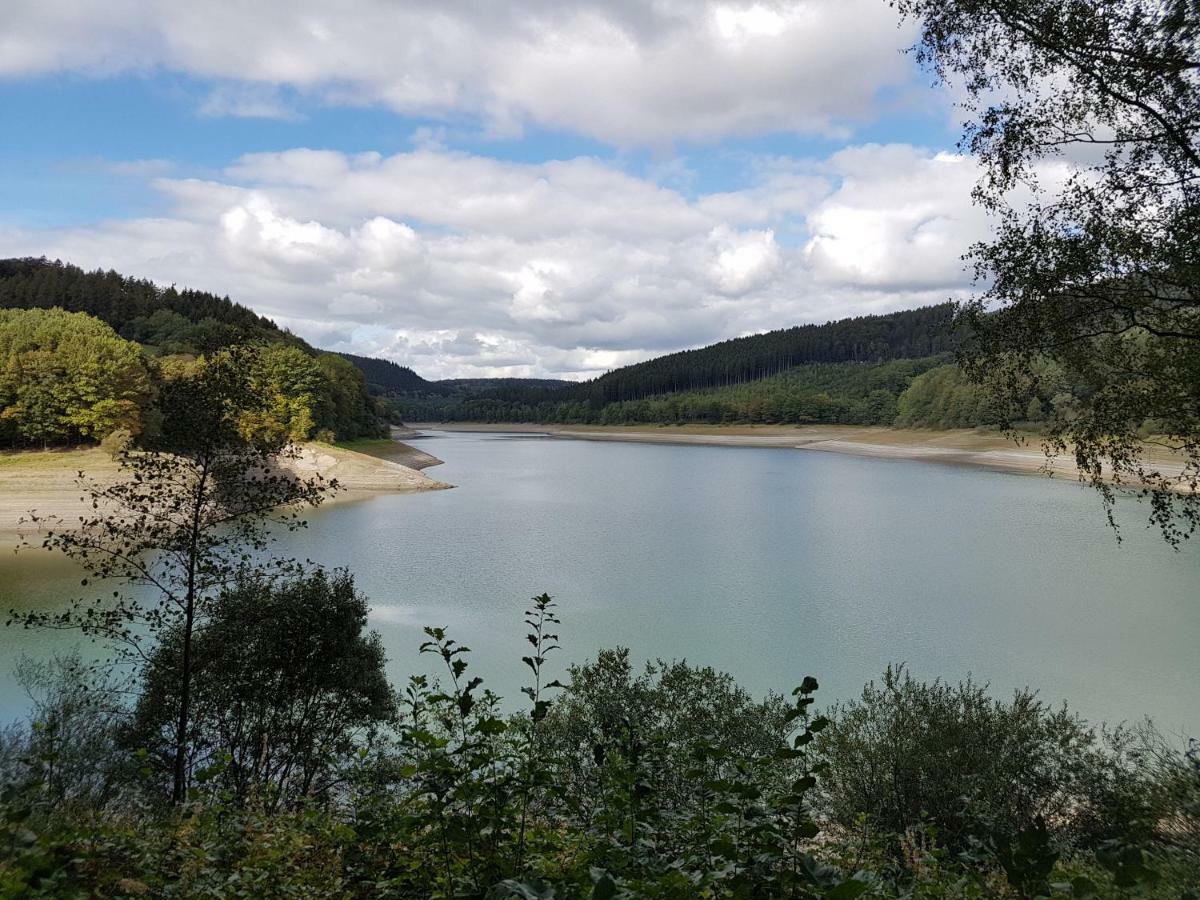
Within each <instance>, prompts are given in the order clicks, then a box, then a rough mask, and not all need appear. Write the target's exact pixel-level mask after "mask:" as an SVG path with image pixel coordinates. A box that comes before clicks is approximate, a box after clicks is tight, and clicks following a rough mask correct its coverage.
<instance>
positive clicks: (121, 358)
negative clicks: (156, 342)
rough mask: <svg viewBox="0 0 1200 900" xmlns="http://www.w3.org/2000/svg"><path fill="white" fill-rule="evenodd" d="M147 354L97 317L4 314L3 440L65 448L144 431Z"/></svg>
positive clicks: (0, 323)
mask: <svg viewBox="0 0 1200 900" xmlns="http://www.w3.org/2000/svg"><path fill="white" fill-rule="evenodd" d="M149 404H150V376H149V372H148V370H147V368H146V363H145V360H144V359H143V357H142V353H141V350H140V349H139V348H138V346H137V345H136V344H133V343H131V342H129V341H125V340H122V339H121V338H120V337H118V336H117V334H116V333H115V332H114V331H113V330H112V329H111V328H109V327H108V326H107V325H105V324H104V323H103V322H100V321H98V320H96V319H93V318H92V317H91V316H87V315H84V314H82V313H68V312H64V311H63V310H61V309H47V310H44V309H30V310H17V309H0V441H3V440H7V441H8V442H10V443H11V442H17V441H23V442H30V443H41V444H43V445H47V444H61V443H68V442H72V441H80V440H93V441H95V440H100V439H101V438H103V437H104V436H105V435H107V434H109V433H110V432H112V431H115V430H116V429H118V428H124V429H126V430H128V431H130V432H131V433H137V432H138V431H140V430H141V428H142V425H143V421H144V418H145V414H146V411H147V407H148V406H149Z"/></svg>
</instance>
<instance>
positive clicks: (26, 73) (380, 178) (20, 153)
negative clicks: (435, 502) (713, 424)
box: [0, 0, 986, 377]
mask: <svg viewBox="0 0 1200 900" xmlns="http://www.w3.org/2000/svg"><path fill="white" fill-rule="evenodd" d="M23 3H24V0H21V2H18V4H17V5H18V6H19V7H20V6H22V5H23ZM196 6H199V7H204V9H196V8H195V7H194V6H185V5H183V4H180V3H175V2H168V0H159V2H133V0H118V2H116V3H109V4H104V5H102V4H100V3H92V2H83V3H82V4H79V3H68V2H66V0H48V2H46V0H43V2H41V3H38V4H32V3H30V4H28V5H27V6H26V7H25V8H24V9H23V10H19V14H18V15H17V16H15V17H14V19H13V21H15V22H17V23H18V24H17V27H16V28H15V29H13V31H12V32H11V33H10V34H8V35H6V36H5V37H3V38H0V133H3V134H4V135H5V140H4V141H3V142H0V253H4V254H5V255H9V254H37V255H41V254H45V255H49V256H58V257H61V258H63V259H67V260H70V261H72V262H76V263H78V264H79V265H83V266H86V267H89V268H90V267H96V266H104V267H115V268H117V269H119V270H120V271H123V272H126V273H128V274H131V275H138V276H145V277H151V278H154V279H155V280H158V281H160V282H163V283H179V284H187V285H189V286H193V287H197V288H203V289H210V290H217V291H222V292H228V293H229V294H231V296H233V297H234V299H237V300H239V301H240V302H243V303H246V304H247V305H250V306H252V307H254V308H256V309H258V310H259V311H261V312H264V313H265V314H267V315H271V316H273V317H275V318H276V319H278V320H279V321H281V323H282V324H285V325H287V326H289V327H292V328H293V329H294V330H296V331H297V332H299V333H301V334H302V335H304V336H305V337H307V338H309V339H310V340H313V341H315V342H317V343H320V344H322V345H325V346H330V347H333V348H336V349H346V350H353V351H356V352H366V353H373V354H377V355H384V356H388V357H391V358H394V359H396V360H398V361H400V362H403V363H406V364H409V365H413V366H415V367H416V368H417V369H418V370H419V371H422V372H423V373H427V374H428V375H430V376H431V377H439V376H451V375H557V376H566V377H586V376H588V375H591V374H595V373H596V372H598V371H602V370H603V369H605V368H608V367H610V366H613V365H619V364H623V363H625V362H630V361H634V360H636V359H640V358H644V357H646V356H648V355H653V354H654V353H657V352H662V351H664V350H670V349H677V348H679V347H684V346H695V345H699V344H703V343H707V342H709V341H711V340H718V339H721V338H724V337H729V336H732V335H735V334H742V333H748V332H752V331H756V330H760V329H764V328H773V327H781V326H785V325H789V324H793V323H796V322H801V321H814V320H822V319H827V318H832V317H837V316H840V315H850V314H858V313H861V312H868V311H880V310H885V309H892V308H900V307H905V306H913V305H917V304H921V303H929V302H938V301H940V300H942V299H945V298H946V297H947V296H960V295H961V294H962V293H963V292H964V291H965V290H967V289H968V285H967V284H966V282H965V277H964V275H963V273H962V269H961V265H960V264H959V263H958V261H957V260H958V255H959V254H960V253H961V252H962V250H963V249H964V247H965V242H966V241H967V240H968V239H970V238H971V237H977V236H979V235H981V234H982V233H983V230H984V229H985V227H986V226H985V223H983V222H982V221H981V219H980V216H979V214H978V211H976V210H973V209H972V208H971V207H970V203H969V196H968V194H969V189H970V184H971V181H972V179H973V177H974V174H973V169H972V166H971V163H970V162H969V161H968V160H964V159H961V158H959V157H957V156H955V155H954V153H953V148H954V143H955V139H956V137H957V134H956V127H955V124H954V123H955V120H956V116H955V115H954V112H953V109H952V106H951V104H950V102H949V100H948V98H947V96H946V95H945V93H944V92H943V91H941V90H937V89H933V88H931V87H929V86H928V81H929V78H928V76H927V75H926V74H925V73H920V72H917V71H916V70H915V68H914V66H913V63H912V61H911V59H910V58H907V57H905V56H904V55H903V54H902V53H901V51H902V49H903V47H904V45H905V44H906V43H907V42H908V41H909V40H911V34H912V32H911V26H902V27H898V25H897V22H896V19H895V17H894V13H893V12H892V11H891V10H890V8H889V7H888V6H887V4H886V3H885V2H884V0H778V2H770V3H758V2H751V3H745V2H739V0H734V2H729V3H724V2H722V3H713V2H707V3H687V4H682V3H681V4H675V3H673V2H669V0H661V2H654V3H649V4H634V3H629V4H626V3H623V2H612V3H597V2H584V0H579V2H570V3H559V4H552V5H551V4H547V3H541V2H537V0H531V2H527V3H516V4H496V5H494V6H490V7H488V8H487V9H486V11H479V10H476V11H475V12H454V11H448V9H451V8H447V7H443V6H439V5H436V4H429V5H428V6H426V5H424V4H423V3H421V2H412V3H409V4H402V5H388V4H378V3H374V2H371V0H354V2H351V3H348V4H347V5H346V6H345V8H344V11H343V15H342V16H341V17H339V18H337V19H330V18H329V17H328V11H327V10H325V9H324V7H323V6H322V5H320V4H316V3H310V2H307V0H305V2H296V3H275V2H274V0H272V2H264V3H263V4H261V5H260V6H255V8H254V9H252V10H245V9H240V8H238V7H234V6H227V5H224V4H214V5H205V4H199V5H196ZM218 7H219V8H218ZM356 7H357V10H356ZM356 12H357V13H358V14H357V15H356ZM231 34H236V35H238V36H239V40H238V41H237V42H236V46H231V43H230V40H229V36H230V35H231Z"/></svg>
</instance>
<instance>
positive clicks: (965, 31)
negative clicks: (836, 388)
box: [894, 0, 1200, 544]
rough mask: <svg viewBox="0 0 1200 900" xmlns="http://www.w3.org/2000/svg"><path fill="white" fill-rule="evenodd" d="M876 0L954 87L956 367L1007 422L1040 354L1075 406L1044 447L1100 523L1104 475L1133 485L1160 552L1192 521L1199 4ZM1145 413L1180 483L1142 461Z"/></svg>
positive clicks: (1198, 352) (1196, 507) (1198, 414)
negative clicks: (962, 224)
mask: <svg viewBox="0 0 1200 900" xmlns="http://www.w3.org/2000/svg"><path fill="white" fill-rule="evenodd" d="M894 5H895V6H897V7H898V8H899V9H900V11H901V12H902V13H903V14H904V15H905V16H909V17H914V18H916V19H918V20H919V21H920V25H921V33H920V38H919V41H918V43H917V46H916V54H917V58H918V60H920V61H921V62H922V63H923V64H925V65H926V66H928V67H929V68H930V69H931V70H932V71H933V72H934V73H935V74H936V75H937V76H938V77H939V78H940V79H942V80H943V81H945V82H947V83H951V84H954V85H961V87H962V88H963V89H964V90H965V96H966V101H965V106H966V109H967V111H968V114H969V115H970V116H971V117H972V121H971V122H970V123H969V124H968V126H967V130H966V133H965V135H964V136H963V139H962V143H961V146H962V147H963V148H964V149H965V150H967V151H969V152H970V153H972V154H973V155H974V156H975V157H976V158H977V159H978V160H979V161H980V163H981V164H982V168H983V176H982V178H981V180H980V181H979V183H978V185H977V186H976V189H975V194H974V196H975V199H976V201H977V202H978V203H980V204H981V205H982V206H983V207H984V208H986V209H987V210H989V211H991V212H992V213H993V214H994V215H995V217H996V234H995V237H994V239H993V240H991V241H988V242H985V243H981V244H979V245H977V246H976V247H974V248H973V250H972V253H971V255H972V258H973V260H974V266H975V272H976V275H977V278H978V282H979V283H980V284H981V285H982V286H983V289H982V290H981V291H980V292H979V294H978V295H977V296H976V298H975V299H974V300H972V301H971V302H969V303H967V304H965V305H964V306H963V307H962V308H961V309H960V319H961V320H963V321H964V322H965V323H967V324H968V325H969V326H970V327H971V329H972V330H973V331H974V334H975V337H974V339H973V341H972V343H971V344H970V345H969V346H968V347H967V348H966V352H965V355H964V362H965V363H966V365H967V368H968V371H970V372H971V373H972V375H973V377H975V378H976V379H977V380H979V381H981V382H985V383H988V384H990V385H992V386H993V387H994V389H995V390H996V391H997V393H998V394H999V395H1000V396H1001V397H1002V398H1003V399H1004V400H1005V401H1006V405H1007V407H1008V409H1009V410H1010V413H1009V415H1010V417H1011V418H1017V417H1019V416H1020V414H1021V412H1022V411H1023V408H1024V404H1025V403H1026V402H1027V400H1028V397H1029V396H1030V395H1031V394H1035V393H1039V392H1040V390H1039V373H1038V372H1037V370H1036V366H1037V364H1038V362H1039V361H1040V360H1043V359H1046V358H1049V359H1051V360H1053V361H1054V362H1056V363H1057V364H1058V365H1060V366H1061V367H1062V369H1063V371H1064V372H1065V373H1066V375H1067V377H1068V379H1069V380H1070V382H1071V383H1072V385H1073V386H1074V387H1075V394H1076V396H1077V397H1078V398H1079V400H1080V402H1079V403H1078V404H1076V405H1075V406H1074V407H1073V409H1072V415H1071V416H1070V417H1056V418H1055V419H1054V420H1053V421H1052V422H1051V427H1050V432H1049V438H1048V440H1047V442H1046V450H1047V453H1048V454H1050V455H1054V454H1059V453H1063V452H1066V451H1068V449H1070V450H1071V451H1072V452H1073V453H1074V456H1075V460H1076V463H1077V464H1078V466H1079V468H1080V469H1081V471H1082V473H1083V475H1084V477H1085V478H1086V479H1088V480H1089V481H1090V482H1091V483H1092V484H1093V485H1094V486H1095V487H1096V488H1098V489H1099V490H1100V491H1101V493H1102V495H1103V497H1104V499H1105V504H1106V509H1107V511H1108V515H1109V520H1110V522H1111V521H1112V504H1113V501H1114V492H1113V489H1112V486H1111V485H1110V484H1109V481H1108V479H1110V478H1111V479H1115V480H1117V481H1123V482H1131V483H1133V484H1135V485H1137V486H1138V488H1139V491H1140V493H1141V495H1142V496H1143V497H1145V498H1147V499H1148V500H1149V501H1150V503H1151V510H1152V511H1151V521H1152V522H1153V523H1155V524H1156V525H1157V526H1158V527H1159V528H1160V529H1161V531H1162V533H1163V536H1164V537H1165V538H1166V539H1167V540H1168V541H1170V542H1172V543H1175V544H1177V543H1178V542H1179V541H1180V540H1181V539H1183V538H1184V537H1186V536H1188V535H1189V534H1191V533H1192V532H1194V531H1195V529H1196V527H1197V525H1200V492H1197V491H1196V488H1197V486H1198V480H1200V387H1198V386H1200V287H1198V285H1200V6H1198V5H1197V4H1196V3H1195V2H1194V0H1089V2H1061V0H894ZM1048 162H1058V163H1062V164H1065V165H1064V166H1063V168H1064V169H1065V171H1066V172H1067V173H1068V174H1067V176H1066V178H1065V180H1062V179H1060V178H1059V177H1056V176H1055V175H1054V174H1053V173H1051V172H1050V171H1049V169H1048V167H1047V165H1046V163H1048ZM1147 423H1152V425H1153V430H1154V431H1155V432H1157V434H1158V436H1159V437H1158V440H1159V441H1160V442H1161V443H1163V444H1165V445H1167V446H1169V447H1171V448H1173V449H1175V450H1177V451H1178V452H1179V454H1180V455H1181V457H1182V458H1183V459H1184V461H1185V463H1186V465H1185V467H1184V469H1183V471H1182V473H1181V474H1177V473H1175V472H1173V471H1170V470H1166V471H1161V470H1160V469H1159V468H1157V467H1155V466H1154V465H1153V464H1151V463H1149V462H1148V461H1147V460H1146V456H1145V453H1144V444H1143V442H1142V436H1143V430H1144V428H1145V426H1146V425H1147ZM1181 488H1182V490H1181Z"/></svg>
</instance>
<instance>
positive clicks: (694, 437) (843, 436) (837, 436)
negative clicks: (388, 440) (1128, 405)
mask: <svg viewBox="0 0 1200 900" xmlns="http://www.w3.org/2000/svg"><path fill="white" fill-rule="evenodd" d="M410 427H411V428H414V429H416V430H418V431H444V432H461V433H472V432H474V433H515V434H541V435H545V436H546V437H549V438H555V439H559V440H583V441H617V442H626V443H640V444H672V445H699V446H708V447H773V448H777V449H786V450H808V451H817V452H825V453H841V454H844V455H848V456H860V457H870V458H873V459H892V460H904V461H910V462H926V463H938V464H942V465H956V466H971V467H974V468H982V469H990V470H992V471H996V472H1006V473H1008V474H1011V475H1039V476H1041V477H1043V478H1047V477H1051V475H1052V476H1053V477H1055V478H1061V477H1063V476H1069V479H1070V480H1071V481H1077V480H1078V477H1079V470H1078V468H1077V467H1076V466H1075V461H1074V460H1073V459H1072V458H1071V457H1070V456H1069V455H1062V456H1058V457H1057V458H1055V459H1054V460H1053V461H1050V460H1047V458H1046V455H1045V453H1044V452H1043V451H1042V448H1041V444H1040V438H1038V437H1037V436H1033V435H1031V436H1030V437H1029V439H1028V441H1027V443H1025V444H1024V445H1020V444H1017V443H1016V442H1015V441H1013V440H1010V439H1008V438H1006V437H1004V435H1002V434H1000V433H998V432H994V431H980V430H975V429H955V430H948V431H925V430H920V429H903V428H889V427H885V426H880V425H867V426H860V425H530V424H526V423H502V422H496V423H490V422H436V423H435V422H415V423H412V424H411V425H410ZM1147 458H1148V459H1149V460H1151V461H1152V462H1154V463H1155V464H1156V465H1158V466H1159V467H1160V470H1161V471H1163V472H1164V474H1172V475H1173V474H1177V473H1179V472H1181V471H1182V469H1183V464H1182V463H1181V462H1180V460H1179V458H1178V457H1173V456H1172V455H1170V454H1168V453H1165V452H1163V451H1154V452H1151V453H1148V456H1147Z"/></svg>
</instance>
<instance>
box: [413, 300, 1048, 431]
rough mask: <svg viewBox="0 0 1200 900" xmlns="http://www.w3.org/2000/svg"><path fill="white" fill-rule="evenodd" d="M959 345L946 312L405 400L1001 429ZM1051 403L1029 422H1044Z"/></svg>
mask: <svg viewBox="0 0 1200 900" xmlns="http://www.w3.org/2000/svg"><path fill="white" fill-rule="evenodd" d="M960 340H961V335H960V334H959V333H958V332H957V331H956V329H955V327H954V308H953V306H952V305H951V304H949V303H945V304H941V305H938V306H931V307H925V308H921V309H912V310H905V311H902V312H896V313H889V314H887V315H877V316H858V317H855V318H848V319H841V320H838V321H835V322H829V323H826V324H824V325H800V326H796V327H793V328H785V329H779V330H776V331H771V332H767V333H765V334H756V335H749V336H746V337H740V338H734V339H732V340H728V341H721V342H720V343H717V344H712V345H710V346H707V347H701V348H699V349H695V350H684V351H681V352H678V353H671V354H668V355H666V356H660V357H658V358H656V359H651V360H647V361H646V362H642V363H637V364H635V365H631V366H625V367H623V368H620V369H614V370H613V371H611V372H607V373H605V374H604V375H601V376H600V377H598V378H595V379H592V380H591V381H585V382H579V383H570V382H567V383H563V382H552V383H550V384H549V385H547V384H545V383H536V382H527V383H520V382H517V381H501V380H499V379H497V380H492V381H483V380H480V381H469V382H460V383H459V384H460V385H461V386H460V387H458V388H457V389H455V390H447V389H446V386H447V385H450V384H452V383H453V382H446V381H443V382H431V383H429V387H427V388H423V389H415V390H411V391H402V392H398V393H397V394H396V395H395V396H394V400H395V403H396V405H397V408H398V409H399V411H400V413H401V414H402V415H403V416H404V417H406V418H408V419H410V420H414V421H442V420H445V421H482V422H543V423H563V424H593V425H622V424H685V423H694V422H695V423H708V424H721V423H733V422H748V423H775V422H786V423H796V424H802V423H830V424H849V425H894V424H903V425H906V426H914V427H922V426H923V427H931V428H959V427H975V426H979V425H990V424H994V423H996V422H997V421H998V420H999V419H1000V418H1001V417H1000V415H998V411H997V410H996V409H995V408H994V406H993V405H992V404H991V402H990V401H989V398H988V397H987V396H985V395H984V392H983V391H982V390H981V389H979V388H978V387H977V386H975V385H972V384H970V383H969V382H967V381H966V380H965V379H964V378H963V377H962V375H961V373H959V372H958V370H957V367H956V366H955V365H954V364H953V351H954V350H955V349H957V347H958V346H959V343H960ZM1047 383H1051V382H1049V381H1048V382H1047ZM1051 399H1052V398H1051V396H1050V395H1049V394H1048V395H1047V396H1046V397H1044V398H1042V399H1040V400H1039V405H1038V406H1037V407H1036V408H1035V407H1034V405H1033V404H1030V407H1029V409H1028V410H1025V409H1023V410H1021V411H1020V412H1021V415H1020V416H1018V418H1021V419H1025V418H1029V417H1030V416H1032V417H1034V418H1035V419H1036V418H1037V417H1039V416H1040V415H1042V413H1043V412H1045V411H1046V410H1049V409H1050V406H1051V402H1050V401H1051Z"/></svg>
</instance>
